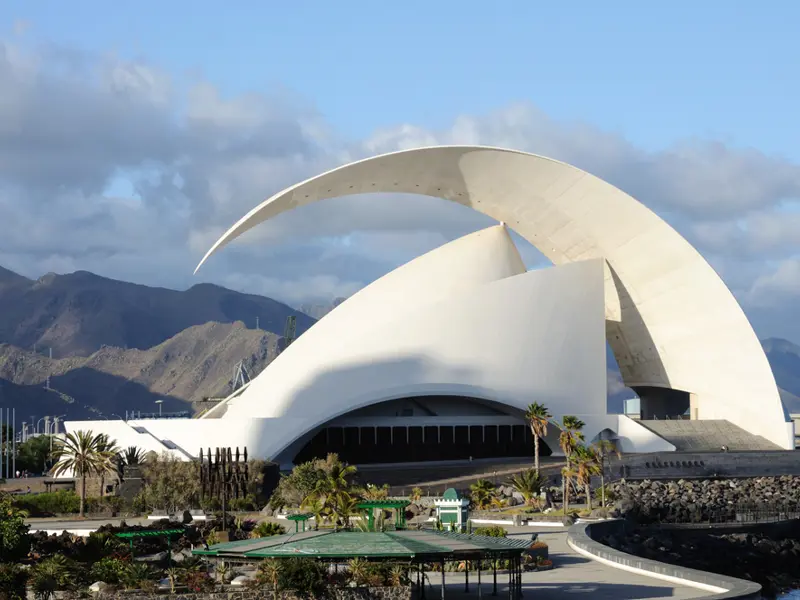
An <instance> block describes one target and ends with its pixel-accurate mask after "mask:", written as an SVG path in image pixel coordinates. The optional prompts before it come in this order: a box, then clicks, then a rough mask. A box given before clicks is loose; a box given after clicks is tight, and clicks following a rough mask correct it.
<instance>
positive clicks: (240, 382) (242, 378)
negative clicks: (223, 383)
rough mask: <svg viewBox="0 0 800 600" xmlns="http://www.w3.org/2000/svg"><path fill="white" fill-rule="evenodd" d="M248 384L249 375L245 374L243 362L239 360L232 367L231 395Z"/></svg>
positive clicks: (245, 369) (245, 368)
mask: <svg viewBox="0 0 800 600" xmlns="http://www.w3.org/2000/svg"><path fill="white" fill-rule="evenodd" d="M248 383H250V374H249V373H248V372H247V367H245V366H244V361H243V360H240V361H239V362H238V363H236V366H235V367H233V378H232V379H231V393H233V392H235V391H236V390H238V389H239V388H240V387H242V386H244V385H246V384H248Z"/></svg>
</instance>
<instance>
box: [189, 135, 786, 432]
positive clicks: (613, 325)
mask: <svg viewBox="0 0 800 600" xmlns="http://www.w3.org/2000/svg"><path fill="white" fill-rule="evenodd" d="M372 192H402V193H415V194H422V195H427V196H433V197H438V198H444V199H446V200H450V201H453V202H457V203H459V204H462V205H464V206H469V207H471V208H474V209H476V210H478V211H480V212H482V213H484V214H486V215H488V216H490V217H493V218H494V219H497V220H498V221H503V222H506V223H508V224H509V226H510V227H511V228H513V229H514V230H515V231H517V232H518V233H519V234H520V235H522V236H523V237H524V238H525V239H526V240H528V241H529V242H531V243H532V244H533V245H534V246H535V247H536V248H538V249H539V250H540V251H541V252H542V253H543V254H544V255H545V256H547V257H548V258H549V259H550V260H551V261H552V262H553V263H555V264H556V265H561V264H565V263H569V262H575V261H580V260H586V259H591V258H603V259H605V260H606V262H607V265H608V268H607V273H606V307H605V312H606V329H607V339H608V341H609V343H610V345H611V347H612V349H613V351H614V354H615V356H616V359H617V362H618V364H619V367H620V370H621V372H622V376H623V379H624V381H625V383H626V385H628V386H630V387H637V386H653V387H662V388H672V389H677V390H682V391H685V392H689V393H691V394H692V395H693V416H695V417H697V418H703V419H714V418H716V419H727V420H729V421H731V422H733V423H735V424H736V425H739V426H740V427H742V428H744V429H746V430H748V431H751V432H753V433H755V434H758V435H762V436H764V437H765V438H767V439H769V440H771V441H772V442H774V443H776V444H778V445H779V446H781V447H784V448H793V447H794V439H793V435H792V433H791V428H790V427H788V426H787V425H786V422H785V418H784V411H783V407H782V404H781V401H780V397H779V395H778V390H777V386H776V384H775V380H774V377H773V375H772V371H771V369H770V367H769V364H768V362H767V359H766V356H765V355H764V352H763V350H762V348H761V345H760V344H759V341H758V338H757V337H756V335H755V333H754V331H753V329H752V327H751V326H750V323H749V322H748V320H747V318H746V316H745V315H744V312H743V311H742V309H741V308H740V306H739V305H738V303H737V302H736V299H735V298H734V297H733V295H732V294H731V293H730V291H729V290H728V289H727V287H726V286H725V284H724V283H723V282H722V280H721V279H720V278H719V276H718V275H717V274H716V273H715V271H714V270H713V269H712V268H711V266H710V265H709V264H708V263H707V262H706V261H705V259H703V257H702V256H701V255H700V254H699V253H698V252H697V251H696V250H695V249H694V248H693V247H692V246H691V245H690V244H689V243H688V242H687V241H686V240H685V239H683V238H682V237H681V236H680V235H679V234H678V233H677V232H676V231H675V230H673V229H672V228H671V227H670V226H669V225H668V224H667V223H665V222H664V221H663V220H662V219H660V218H659V217H658V216H657V215H655V213H653V212H652V211H650V210H649V209H648V208H647V207H645V206H644V205H642V204H641V203H639V202H638V201H636V200H635V199H633V198H632V197H631V196H629V195H627V194H625V193H624V192H622V191H621V190H619V189H617V188H615V187H614V186H612V185H610V184H609V183H606V182H605V181H602V180H601V179H599V178H597V177H595V176H593V175H590V174H589V173H586V172H585V171H582V170H580V169H578V168H576V167H573V166H571V165H568V164H565V163H561V162H557V161H554V160H552V159H548V158H544V157H540V156H536V155H533V154H528V153H524V152H520V151H516V150H508V149H502V148H489V147H478V146H438V147H430V148H419V149H413V150H404V151H400V152H394V153H391V154H385V155H381V156H376V157H373V158H368V159H365V160H361V161H358V162H355V163H351V164H348V165H344V166H342V167H339V168H337V169H333V170H332V171H329V172H327V173H324V174H322V175H319V176H317V177H313V178H311V179H308V180H306V181H304V182H301V183H298V184H297V185H294V186H292V187H289V188H287V189H286V190H284V191H282V192H279V193H278V194H276V195H274V196H273V197H271V198H269V199H268V200H266V201H265V202H263V203H261V204H260V205H259V206H257V207H256V208H254V209H253V210H252V211H250V212H249V213H248V214H247V215H246V216H245V217H243V218H242V219H241V220H240V221H239V222H238V223H236V224H235V225H234V226H233V227H232V228H231V229H230V230H229V231H228V232H227V233H225V234H224V235H223V236H222V237H221V238H220V239H219V240H218V241H217V242H216V243H215V244H214V246H213V247H212V248H211V249H210V250H209V251H208V253H207V254H206V256H205V257H204V258H203V260H202V261H201V262H200V264H199V265H198V269H199V267H200V266H201V265H202V264H203V263H204V262H205V261H206V260H207V259H208V258H209V257H210V256H211V255H212V254H213V253H214V252H216V251H217V250H219V249H220V248H222V247H223V246H224V245H226V244H227V243H228V242H230V241H232V240H233V239H235V238H236V237H238V236H239V235H241V234H242V233H244V232H245V231H247V230H249V229H250V228H252V227H254V226H255V225H257V224H258V223H261V222H262V221H264V220H266V219H268V218H271V217H273V216H275V215H278V214H280V213H282V212H286V211H288V210H291V209H293V208H297V207H300V206H304V205H307V204H311V203H313V202H316V201H319V200H323V199H326V198H334V197H339V196H347V195H353V194H363V193H372Z"/></svg>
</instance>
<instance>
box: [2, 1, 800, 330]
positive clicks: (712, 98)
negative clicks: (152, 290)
mask: <svg viewBox="0 0 800 600" xmlns="http://www.w3.org/2000/svg"><path fill="white" fill-rule="evenodd" d="M798 22H800V3H798V2H789V1H784V2H779V1H777V0H771V1H766V2H759V3H757V2H742V1H739V0H727V1H721V0H703V1H702V2H696V1H695V2H690V1H686V0H675V1H671V2H668V3H667V2H664V3H654V2H642V1H639V2H632V1H627V0H616V1H613V0H612V1H610V2H604V3H601V2H594V1H590V0H585V1H580V2H575V1H573V2H569V1H562V2H539V1H537V2H533V1H528V2H521V1H520V2H500V3H485V2H475V1H462V2H455V1H449V0H439V1H436V2H421V1H418V0H409V1H405V2H401V3H380V2H366V1H361V0H351V1H348V2H338V3H332V2H322V1H318V0H312V1H306V2H296V3H289V2H280V3H279V2H255V1H249V0H237V1H236V2H231V3H228V4H227V5H226V6H225V7H224V8H222V4H221V3H216V2H207V1H205V2H204V1H195V2H188V1H184V0H170V1H167V2H165V1H163V0H162V1H161V2H153V1H151V0H141V1H138V2H119V3H110V2H107V1H104V2H100V1H98V0H80V1H76V2H70V3H65V2H61V1H56V0H49V1H45V0H41V1H33V0H25V1H22V0H2V4H0V213H2V214H4V215H5V218H4V219H3V220H0V265H2V266H5V267H7V268H11V269H13V270H16V271H18V272H20V273H23V274H24V275H27V276H29V277H38V276H39V275H41V274H42V273H45V272H47V271H55V272H70V271H73V270H77V269H85V270H90V271H93V272H96V273H100V274H102V275H105V276H109V277H115V278H119V279H126V280H130V281H136V282H139V283H145V284H150V285H162V286H166V287H173V288H185V287H188V286H190V285H192V284H194V283H197V282H198V280H197V278H194V277H193V276H192V271H193V269H194V266H195V265H196V264H197V261H198V260H199V258H200V257H201V256H202V255H203V254H204V253H205V250H206V249H207V248H208V247H209V246H210V245H211V243H213V241H214V240H215V239H216V237H217V236H218V235H219V234H220V233H221V232H222V231H223V230H224V229H226V228H227V227H228V226H229V225H230V224H232V223H233V222H235V220H237V219H238V218H239V217H240V216H241V215H243V214H244V213H246V212H247V211H248V210H249V209H250V208H252V206H253V205H254V204H256V203H257V202H259V201H260V200H262V199H263V198H264V197H267V196H269V195H270V194H272V193H274V192H275V191H277V190H279V189H281V188H282V187H285V186H287V185H291V184H293V183H296V182H297V181H299V180H302V179H304V178H306V177H309V176H311V175H314V174H316V173H319V172H320V171H322V170H324V169H327V168H331V167H333V166H336V165H339V164H342V163H343V162H345V161H346V160H352V159H354V158H360V157H365V156H369V155H372V154H376V153H379V152H385V151H392V150H396V149H399V148H404V147H406V148H407V147H411V146H414V145H426V144H433V143H481V144H487V145H501V146H511V147H515V148H518V149H521V150H527V151H531V152H536V153H540V154H545V155H548V156H552V157H553V158H557V159H561V160H565V161H567V162H570V163H572V164H575V165H576V166H579V167H581V168H584V169H586V170H588V171H590V172H592V173H594V174H596V175H598V176H600V177H602V178H605V179H607V180H608V181H610V182H612V183H614V184H615V185H618V186H619V187H621V188H622V189H623V190H625V191H627V192H629V193H631V194H632V195H634V196H635V197H637V198H638V199H639V200H641V201H642V202H644V203H645V204H647V205H648V206H650V207H651V208H653V209H654V210H655V211H656V212H657V213H659V214H660V215H661V216H662V217H664V218H665V219H667V220H668V222H670V224H672V225H673V226H675V227H676V229H678V231H679V232H680V233H682V234H683V235H685V236H686V237H687V239H689V241H690V242H692V243H693V244H694V245H695V246H696V247H697V248H698V249H699V250H700V251H701V252H702V253H703V255H704V256H705V257H706V258H707V259H708V260H709V262H710V263H711V264H712V266H714V267H715V268H716V269H717V270H718V272H719V273H720V274H721V275H722V277H723V279H724V280H725V282H726V283H727V284H728V286H729V287H730V288H731V289H732V291H733V292H734V293H735V294H736V295H737V297H738V298H739V300H740V302H741V303H742V305H743V307H744V309H745V310H746V312H747V313H748V316H749V317H750V318H751V321H752V322H753V323H754V325H755V327H756V329H757V331H758V333H759V335H761V336H762V337H766V336H782V337H787V338H790V339H793V340H795V341H800V308H798V307H800V149H798V145H797V143H796V140H798V139H800V118H798V113H797V105H798V100H797V98H798V95H799V94H798V92H800V43H798V42H797V41H796V39H797V34H796V28H797V23H798ZM177 182H180V183H177ZM417 200H420V199H417ZM445 204H446V203H444V202H443V201H439V200H432V199H422V200H421V201H419V202H417V201H416V200H414V201H412V200H404V201H403V203H400V202H398V201H397V199H396V198H395V199H391V198H389V199H386V198H384V199H380V198H378V199H374V198H370V199H367V200H365V199H363V198H361V199H356V200H355V201H352V199H350V200H346V199H345V200H341V201H339V200H335V201H330V204H327V205H326V206H325V207H319V208H314V209H313V210H312V209H311V208H309V209H302V210H300V211H297V213H298V214H297V215H293V216H286V218H283V217H280V218H279V219H277V220H276V221H275V222H271V223H267V224H264V225H263V226H261V227H260V228H258V231H257V232H255V231H254V237H253V238H251V239H250V242H246V241H245V240H243V242H242V243H237V244H234V245H232V246H231V247H230V248H229V249H226V251H225V252H224V253H221V254H220V256H219V257H216V258H215V259H214V262H213V264H210V265H209V266H208V269H206V268H205V267H204V270H203V272H202V277H203V278H204V279H205V280H208V281H213V282H215V283H219V284H221V285H226V286H228V287H232V288H235V289H240V290H242V291H248V292H254V293H260V294H265V295H268V296H271V297H274V298H277V299H280V300H284V301H286V302H289V303H291V304H294V305H297V304H299V303H301V302H304V301H329V300H330V299H332V298H333V297H335V296H341V295H348V294H351V293H353V292H354V291H356V290H357V289H359V288H360V287H362V286H363V285H365V284H367V283H369V282H370V281H372V280H374V279H375V278H376V277H378V276H380V275H382V274H384V273H386V272H388V271H389V270H390V269H392V268H394V267H396V266H397V265H399V264H402V263H403V262H405V261H407V260H409V259H411V258H413V257H414V256H417V255H419V254H420V253H422V252H425V251H427V250H431V249H433V248H435V247H437V246H438V245H440V244H442V243H443V242H445V241H447V240H450V239H454V238H455V237H458V236H460V235H463V234H465V233H468V232H469V231H474V230H475V229H477V228H480V227H483V226H486V225H489V224H490V223H489V222H488V221H487V220H486V219H483V218H482V217H480V216H479V215H476V214H475V213H473V212H471V211H467V210H466V209H464V210H462V211H461V212H459V209H458V207H453V206H449V205H448V206H445ZM303 211H305V212H303ZM314 211H316V212H314ZM300 213H302V214H300ZM86 240H92V245H91V246H87V242H86ZM143 240H146V242H147V243H146V244H144V245H143V244H142V241H143ZM253 241H255V242H257V243H252V242H253ZM521 250H522V252H523V256H524V257H525V258H526V261H527V262H528V264H529V265H531V266H532V265H539V264H540V259H541V257H539V258H537V256H538V253H536V252H535V250H533V249H532V247H527V248H521Z"/></svg>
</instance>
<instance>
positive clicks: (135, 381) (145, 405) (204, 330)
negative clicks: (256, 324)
mask: <svg viewBox="0 0 800 600" xmlns="http://www.w3.org/2000/svg"><path fill="white" fill-rule="evenodd" d="M279 341H280V337H279V336H277V335H275V334H274V333H270V332H266V331H260V330H253V329H247V328H245V326H244V325H243V324H242V323H241V322H237V323H233V324H229V323H225V324H223V323H206V324H204V325H198V326H194V327H190V328H188V329H186V330H184V331H182V332H180V333H179V334H178V335H176V336H174V337H172V338H170V339H168V340H167V341H165V342H163V343H161V344H159V345H157V346H155V347H153V348H150V349H149V350H138V349H128V350H125V349H123V348H117V347H112V346H105V347H103V348H101V349H100V350H98V351H97V352H94V353H93V354H91V355H90V356H88V357H71V358H64V359H53V360H50V359H49V358H48V357H47V356H44V355H42V354H39V353H34V352H31V351H27V350H21V349H19V348H16V347H13V346H10V345H8V344H2V345H0V406H4V407H5V406H9V407H13V408H16V409H17V413H18V418H17V420H18V421H19V422H21V421H22V420H24V419H26V418H27V417H28V415H37V416H41V415H44V414H51V415H59V414H66V415H67V416H68V417H69V418H71V419H76V418H83V417H93V418H97V417H98V416H106V417H109V418H115V417H113V415H115V414H116V415H124V414H125V411H133V410H137V411H142V412H153V411H155V410H157V406H156V404H155V401H156V400H164V404H163V406H162V409H163V410H164V411H177V410H190V409H191V402H194V401H198V400H202V399H203V398H206V397H209V396H211V397H213V396H224V395H227V393H229V390H230V383H231V379H232V377H233V368H234V366H235V365H236V364H237V363H238V362H239V361H243V362H244V364H245V368H246V369H247V371H248V373H249V374H250V375H251V376H252V377H254V376H255V375H257V374H258V373H259V372H261V370H262V369H263V368H264V367H265V366H266V365H267V364H269V362H270V361H271V360H272V359H273V358H274V357H275V356H276V353H277V348H278V344H279ZM48 375H49V376H50V388H51V389H50V390H48V389H46V385H47V377H48Z"/></svg>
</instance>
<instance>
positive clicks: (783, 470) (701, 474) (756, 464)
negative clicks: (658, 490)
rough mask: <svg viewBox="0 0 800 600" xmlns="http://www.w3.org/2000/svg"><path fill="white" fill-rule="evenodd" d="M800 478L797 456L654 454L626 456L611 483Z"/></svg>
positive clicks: (789, 452) (778, 453)
mask: <svg viewBox="0 0 800 600" xmlns="http://www.w3.org/2000/svg"><path fill="white" fill-rule="evenodd" d="M780 475H800V452H795V451H793V450H774V451H762V452H654V453H650V454H631V455H625V456H624V457H623V458H622V459H621V460H614V461H613V462H612V465H611V478H612V479H619V478H625V479H708V478H725V477H733V478H736V477H776V476H780Z"/></svg>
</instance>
